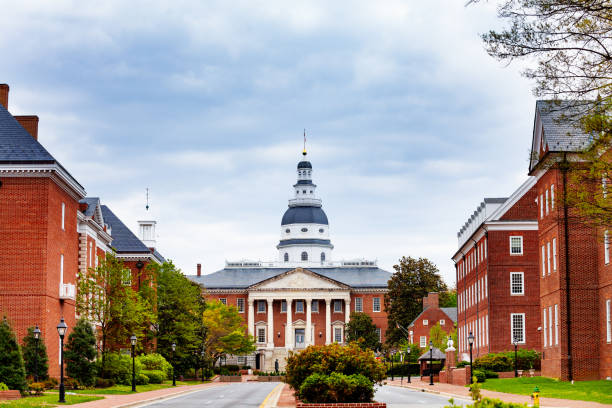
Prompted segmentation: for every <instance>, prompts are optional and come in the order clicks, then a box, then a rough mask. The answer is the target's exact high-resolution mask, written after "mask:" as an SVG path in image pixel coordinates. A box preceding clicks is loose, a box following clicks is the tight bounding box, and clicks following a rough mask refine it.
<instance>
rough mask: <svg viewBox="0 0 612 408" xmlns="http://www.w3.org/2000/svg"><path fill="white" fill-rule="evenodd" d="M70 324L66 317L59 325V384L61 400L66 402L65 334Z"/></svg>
mask: <svg viewBox="0 0 612 408" xmlns="http://www.w3.org/2000/svg"><path fill="white" fill-rule="evenodd" d="M66 330H68V326H67V325H66V323H65V322H64V318H63V317H62V319H61V320H60V322H59V324H58V325H57V333H58V334H59V336H60V385H59V402H60V403H65V402H66V389H65V388H64V336H65V335H66Z"/></svg>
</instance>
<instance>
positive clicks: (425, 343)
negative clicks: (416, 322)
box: [420, 336, 427, 348]
mask: <svg viewBox="0 0 612 408" xmlns="http://www.w3.org/2000/svg"><path fill="white" fill-rule="evenodd" d="M420 346H421V348H425V347H427V336H421V342H420Z"/></svg>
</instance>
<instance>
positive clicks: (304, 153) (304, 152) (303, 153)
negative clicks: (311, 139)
mask: <svg viewBox="0 0 612 408" xmlns="http://www.w3.org/2000/svg"><path fill="white" fill-rule="evenodd" d="M302 155H304V156H306V128H304V150H303V151H302Z"/></svg>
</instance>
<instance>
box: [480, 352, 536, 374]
mask: <svg viewBox="0 0 612 408" xmlns="http://www.w3.org/2000/svg"><path fill="white" fill-rule="evenodd" d="M517 357H518V369H519V370H529V369H530V368H534V369H536V370H539V369H540V362H541V360H540V354H539V353H538V352H537V351H535V350H527V349H519V350H518V352H517ZM474 369H479V370H490V371H496V372H501V371H513V370H514V351H504V352H501V353H490V354H487V355H485V356H482V357H479V358H477V359H476V360H474Z"/></svg>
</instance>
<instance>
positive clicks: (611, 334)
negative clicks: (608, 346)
mask: <svg viewBox="0 0 612 408" xmlns="http://www.w3.org/2000/svg"><path fill="white" fill-rule="evenodd" d="M606 341H607V342H608V343H612V321H611V320H610V299H608V300H606Z"/></svg>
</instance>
